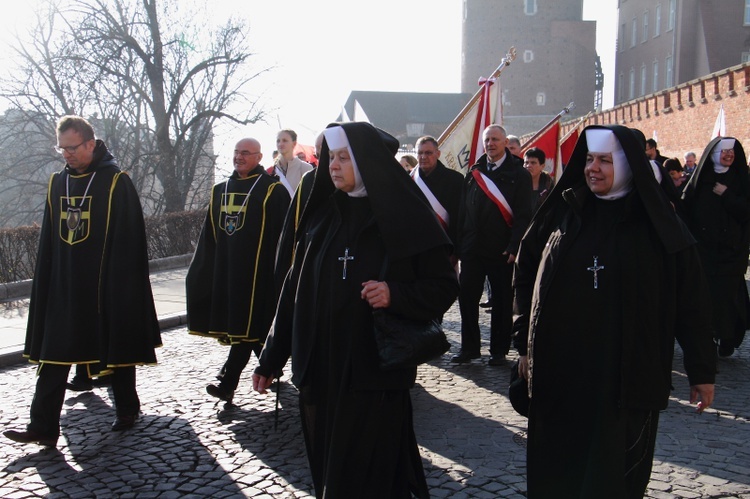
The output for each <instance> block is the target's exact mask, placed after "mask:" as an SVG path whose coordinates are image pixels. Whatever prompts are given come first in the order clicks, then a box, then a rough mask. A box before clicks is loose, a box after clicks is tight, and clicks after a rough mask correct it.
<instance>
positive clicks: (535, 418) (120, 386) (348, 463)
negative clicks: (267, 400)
mask: <svg viewBox="0 0 750 499" xmlns="http://www.w3.org/2000/svg"><path fill="white" fill-rule="evenodd" d="M297 146H298V144H297V135H296V133H295V132H294V131H293V130H288V129H285V130H281V131H279V133H278V135H277V140H276V151H277V152H278V154H277V156H276V158H275V160H274V161H273V164H272V165H271V166H269V167H268V168H265V167H263V166H262V160H263V153H262V147H261V144H260V142H259V141H258V140H256V139H253V138H243V139H241V140H239V141H238V142H237V144H236V145H235V148H234V154H233V165H234V171H233V173H232V174H231V176H229V178H227V179H225V180H223V181H222V182H219V183H217V184H216V185H214V186H213V187H212V189H211V193H210V201H209V204H208V207H207V211H206V217H205V221H204V224H203V227H202V231H201V235H200V239H199V241H198V244H197V248H196V251H195V254H194V256H193V259H192V262H191V264H190V268H189V271H188V274H187V278H186V293H187V294H186V296H187V313H188V332H189V333H190V334H193V335H198V336H206V337H211V338H215V339H217V340H218V341H219V343H221V344H222V345H226V346H228V347H229V348H228V355H227V359H226V361H225V363H224V364H223V366H221V368H220V369H219V370H218V373H217V375H216V381H215V382H212V383H209V384H207V386H206V391H207V393H208V395H210V396H211V397H215V398H216V399H218V400H221V401H224V402H226V403H227V404H231V403H232V402H233V400H234V398H235V395H236V393H237V389H238V385H239V382H240V378H241V374H242V372H243V370H244V369H245V368H246V366H247V364H248V363H249V361H250V359H251V356H252V354H253V353H254V354H255V356H256V357H257V367H256V368H255V370H254V372H253V374H252V382H253V389H254V390H255V391H257V392H258V393H261V394H263V393H266V391H267V390H268V389H269V388H270V387H271V384H272V382H273V381H274V380H275V379H277V378H279V377H280V376H282V375H283V369H284V368H285V366H286V364H287V361H288V360H289V359H290V358H291V380H292V382H293V383H294V385H295V386H296V387H297V389H298V391H299V403H300V415H301V425H302V429H303V434H304V438H305V444H306V449H307V454H308V460H309V464H310V470H311V473H312V477H313V482H314V486H315V492H316V495H317V496H318V497H327V498H337V497H378V498H381V497H412V496H416V497H420V498H423V497H429V491H428V487H427V482H426V480H425V476H424V472H423V469H422V461H421V457H420V454H419V449H418V446H417V441H416V437H415V433H414V428H413V417H412V406H411V399H410V395H409V389H410V388H411V387H412V386H413V384H414V382H415V379H416V368H404V369H396V370H389V371H385V370H382V369H381V368H380V367H379V360H378V351H377V348H376V342H375V337H374V335H373V312H374V311H378V310H381V309H382V310H387V311H388V312H390V313H392V314H395V315H398V316H401V317H405V318H411V319H416V320H429V319H436V320H439V321H442V316H443V314H444V313H445V312H446V311H447V310H448V309H449V308H450V306H451V305H452V304H453V303H454V301H455V300H456V298H457V299H458V305H459V309H460V315H461V331H460V332H461V345H460V349H459V350H458V351H457V352H455V354H454V355H453V356H452V357H451V359H450V360H451V362H452V363H454V364H464V363H469V362H472V361H474V360H475V359H480V358H481V356H482V350H483V348H482V345H483V343H482V334H481V331H480V327H479V309H480V307H479V305H480V302H481V301H482V296H483V295H484V293H485V287H486V284H488V287H489V291H490V299H489V306H490V308H491V320H490V331H489V357H488V359H487V364H488V365H489V366H510V363H509V354H510V350H511V348H512V347H513V348H515V350H516V351H517V353H518V356H519V362H518V367H517V369H518V373H519V375H520V376H521V377H523V378H524V379H525V380H527V383H528V395H529V397H530V403H529V421H528V451H527V452H528V454H527V470H528V494H529V497H532V498H533V497H592V498H593V497H642V496H643V494H644V493H645V490H646V487H647V485H648V482H649V477H650V473H651V466H652V461H653V453H654V445H655V435H656V431H657V425H658V418H659V411H661V410H663V409H665V408H666V405H667V401H668V397H669V393H670V390H671V372H672V357H673V352H674V342H675V339H677V340H678V341H679V343H680V346H681V348H682V350H683V353H684V359H685V369H686V373H687V377H688V381H689V384H690V387H691V402H697V403H698V411H703V410H705V409H706V408H707V407H709V406H710V405H711V404H712V402H713V398H714V381H715V375H716V372H717V370H716V366H717V355H718V356H722V357H724V356H729V355H732V354H733V352H734V350H735V349H736V348H738V347H739V346H740V344H741V342H742V339H743V337H744V333H745V329H746V327H747V320H748V310H750V300H748V293H747V288H746V286H745V280H744V273H745V270H746V268H747V262H748V252H749V248H750V181H749V180H748V164H747V158H746V156H745V152H744V149H743V147H742V145H741V144H740V142H739V141H738V140H736V139H733V138H717V139H715V140H713V141H711V142H710V143H709V144H708V145H707V146H706V148H705V150H704V152H703V154H702V155H701V157H700V161H698V162H697V161H696V160H697V157H696V155H695V153H693V152H688V153H686V154H685V156H684V166H683V165H682V164H681V163H680V160H679V159H677V158H664V157H662V156H661V155H660V154H659V151H658V149H657V144H656V142H655V141H654V140H653V139H649V140H646V139H645V137H644V136H643V134H642V133H641V132H639V131H637V130H633V129H629V128H626V127H622V126H617V125H611V126H589V127H587V128H585V129H584V130H583V132H582V134H581V137H580V139H579V141H578V143H577V144H576V147H575V150H574V151H573V153H572V156H571V158H570V160H569V162H568V164H567V165H565V168H564V170H563V172H562V174H561V175H560V176H559V178H558V179H554V178H552V177H551V176H550V174H548V173H547V172H545V171H544V166H545V163H546V157H545V154H544V152H543V151H542V150H541V149H538V148H530V149H528V150H525V151H522V150H521V144H520V143H519V141H518V139H517V138H516V137H513V136H510V135H508V133H507V131H506V130H505V129H504V128H503V127H502V126H500V125H490V126H489V127H487V128H486V129H485V130H484V131H483V146H484V154H482V155H481V157H479V159H478V160H477V161H476V163H475V164H474V165H471V166H470V168H469V169H468V171H466V172H458V171H455V170H452V169H450V168H448V167H446V166H445V165H444V164H443V163H442V162H441V161H440V156H441V152H440V147H439V144H438V141H437V140H436V139H435V138H434V137H430V136H424V137H421V138H420V139H419V140H418V141H417V142H416V157H414V156H410V155H406V156H403V157H401V158H400V159H397V158H396V155H397V152H398V148H399V143H398V141H397V140H396V139H395V138H394V137H392V136H391V135H389V134H388V133H386V132H384V131H382V130H380V129H378V128H376V127H374V126H373V125H371V124H369V123H359V122H354V123H351V122H350V123H333V124H331V125H329V126H328V127H327V128H326V129H325V130H324V131H322V132H321V133H320V134H319V136H318V137H317V140H316V145H315V151H314V157H309V155H308V154H305V153H304V152H303V153H302V154H299V155H298V154H297V153H296V152H295V149H296V147H297ZM56 148H57V150H58V152H60V154H62V156H63V159H64V160H65V167H64V168H63V169H62V170H60V171H59V172H56V173H54V174H53V175H52V178H51V180H50V183H49V192H48V197H47V203H46V210H45V216H44V223H43V227H42V237H41V241H40V244H39V256H38V260H37V268H36V272H35V276H34V283H33V291H32V296H31V307H30V312H29V325H28V331H27V338H26V347H25V352H24V353H25V354H26V355H27V356H28V357H29V359H30V360H31V361H32V362H36V363H38V364H39V370H38V380H37V384H36V391H35V394H34V399H33V402H32V404H31V409H30V422H29V423H28V425H27V427H26V429H25V430H23V431H18V430H7V431H5V432H4V434H5V436H6V437H8V438H10V439H11V440H14V441H16V442H21V443H37V444H41V445H47V446H54V445H56V443H57V440H58V437H59V433H60V426H59V419H60V413H61V410H62V404H63V399H64V393H65V390H66V388H72V389H90V388H91V386H92V378H98V377H100V376H103V375H105V374H111V380H112V381H111V384H112V389H113V393H114V402H115V412H116V417H115V419H114V422H113V424H112V430H114V431H122V430H126V429H128V428H131V427H133V426H134V425H135V424H136V422H137V420H138V418H139V415H140V402H139V400H138V395H137V393H136V379H135V374H136V372H135V366H137V365H148V364H155V363H156V356H155V353H154V348H155V347H158V346H160V345H161V340H160V336H159V329H158V322H157V320H156V314H155V311H154V305H153V300H152V296H151V288H150V284H149V278H148V262H147V257H146V243H145V229H144V222H143V215H142V213H141V209H140V203H139V202H138V198H137V194H136V193H135V189H134V187H133V185H132V182H131V181H130V179H129V177H128V175H127V174H124V173H123V172H122V171H120V169H119V168H118V166H117V163H116V160H115V159H114V157H113V156H112V155H111V154H110V153H109V151H108V150H107V148H106V146H105V145H104V143H103V142H102V141H101V140H98V139H96V138H95V137H94V131H93V128H91V125H90V124H88V122H87V121H86V120H84V119H83V118H80V117H77V116H66V117H64V118H63V119H61V120H60V122H59V123H58V126H57V146H56ZM305 159H310V160H311V161H312V160H313V159H314V160H315V161H314V162H315V163H317V164H315V165H314V164H311V163H309V162H307V161H305ZM685 303H690V304H693V305H695V306H688V307H686V306H684V304H685ZM573 359H580V360H579V361H578V362H576V361H574V360H573ZM74 364H75V365H77V366H78V367H77V375H76V377H75V378H74V379H73V381H72V382H71V383H72V385H71V384H66V382H67V376H68V373H69V370H70V367H71V365H74ZM488 403H490V402H488Z"/></svg>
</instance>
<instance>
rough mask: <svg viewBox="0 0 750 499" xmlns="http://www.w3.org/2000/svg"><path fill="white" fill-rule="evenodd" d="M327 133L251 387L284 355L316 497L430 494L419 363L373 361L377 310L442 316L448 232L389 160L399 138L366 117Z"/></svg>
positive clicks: (260, 385)
mask: <svg viewBox="0 0 750 499" xmlns="http://www.w3.org/2000/svg"><path fill="white" fill-rule="evenodd" d="M324 133H325V141H324V143H323V148H322V154H321V157H320V165H319V166H318V168H317V172H316V174H315V180H314V182H313V187H312V191H311V193H310V197H309V199H308V202H307V204H306V205H305V209H304V211H303V214H302V218H301V220H300V225H299V227H298V230H297V235H296V238H297V242H296V250H295V252H294V255H295V256H294V261H293V263H292V268H291V269H290V271H289V273H288V274H287V276H286V280H285V282H284V286H283V289H282V293H281V298H280V301H279V306H278V310H277V313H276V318H275V322H274V326H273V327H272V330H271V333H270V334H269V335H268V338H267V340H266V344H265V346H264V348H263V351H262V352H261V355H260V359H259V366H258V368H257V369H256V371H255V375H254V376H253V385H254V387H255V389H256V390H258V391H259V392H261V393H264V392H265V389H266V388H267V387H268V386H270V383H271V381H272V378H273V373H274V372H276V371H278V370H279V369H281V368H282V367H283V366H284V364H285V363H286V361H287V359H288V358H289V356H290V355H291V357H292V381H293V383H294V384H295V385H296V386H297V387H298V388H299V392H300V413H301V418H302V426H303V431H304V436H305V443H306V447H307V455H308V460H309V463H310V469H311V471H312V475H313V482H314V484H315V492H316V495H317V496H318V497H326V498H339V497H342V498H344V497H345V498H349V497H359V498H362V497H372V498H382V497H388V498H399V497H404V498H406V497H411V494H414V495H416V496H417V497H428V496H429V494H428V491H427V484H426V481H425V478H424V471H423V469H422V462H421V458H420V455H419V450H418V447H417V442H416V438H415V435H414V429H413V424H412V407H411V399H410V396H409V388H411V387H412V385H413V384H414V381H415V378H416V369H403V370H395V371H382V370H380V369H379V367H378V353H377V349H376V345H375V337H374V334H373V324H372V311H373V309H375V308H387V309H388V310H389V311H390V312H392V313H395V314H399V315H402V316H405V317H411V318H415V319H431V318H436V317H440V316H441V315H442V314H443V313H444V312H445V311H446V310H447V309H448V308H449V307H450V305H451V304H452V303H453V301H454V300H455V298H456V296H457V294H458V283H457V280H456V274H455V271H454V270H453V267H452V266H451V263H450V259H449V254H450V241H449V239H448V237H447V236H446V234H445V232H444V231H443V229H442V228H441V226H440V224H439V222H438V220H437V218H436V217H435V215H434V213H433V211H432V210H431V208H430V206H429V204H428V203H427V201H426V200H425V198H424V196H423V194H422V193H421V192H420V191H419V188H418V187H417V185H416V184H415V183H414V182H413V181H412V180H411V179H410V178H409V176H408V174H407V173H406V172H405V171H404V169H403V168H402V167H401V165H400V164H399V163H398V161H397V160H396V159H395V153H396V150H397V148H398V141H397V140H396V139H395V138H393V137H391V136H390V135H388V134H386V133H385V132H383V131H381V130H379V129H377V128H375V127H373V126H372V125H370V124H368V123H343V124H332V125H329V127H328V128H327V129H326V130H325V132H324ZM384 263H386V267H387V269H386V271H385V278H384V279H383V278H382V277H380V276H381V273H382V271H383V269H384Z"/></svg>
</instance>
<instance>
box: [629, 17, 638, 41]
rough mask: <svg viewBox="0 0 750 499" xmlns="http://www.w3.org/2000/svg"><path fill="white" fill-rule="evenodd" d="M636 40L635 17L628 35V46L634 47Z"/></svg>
mask: <svg viewBox="0 0 750 499" xmlns="http://www.w3.org/2000/svg"><path fill="white" fill-rule="evenodd" d="M637 40H638V19H636V18H635V17H634V18H633V29H632V30H631V33H630V46H631V47H635V44H636V42H637Z"/></svg>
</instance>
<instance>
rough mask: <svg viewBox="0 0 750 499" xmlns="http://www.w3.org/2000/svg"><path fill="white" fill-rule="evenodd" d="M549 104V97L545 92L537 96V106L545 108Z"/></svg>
mask: <svg viewBox="0 0 750 499" xmlns="http://www.w3.org/2000/svg"><path fill="white" fill-rule="evenodd" d="M546 103H547V95H546V94H545V93H544V92H539V93H538V94H536V105H537V106H543V105H545V104H546Z"/></svg>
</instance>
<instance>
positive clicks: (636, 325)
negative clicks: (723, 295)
mask: <svg viewBox="0 0 750 499" xmlns="http://www.w3.org/2000/svg"><path fill="white" fill-rule="evenodd" d="M592 128H607V129H609V130H611V131H612V132H613V133H614V134H615V136H616V137H617V139H618V140H619V142H620V145H621V147H622V149H623V150H624V152H625V155H626V157H627V161H628V163H629V165H630V169H631V172H632V175H633V177H632V182H633V183H632V190H631V191H630V192H629V193H628V194H626V195H625V196H624V197H622V198H620V199H617V200H602V199H599V198H597V197H596V196H595V195H594V194H593V193H592V192H591V191H590V190H589V188H588V186H587V185H586V182H585V178H584V167H585V163H586V155H587V153H588V145H587V142H586V134H585V130H584V133H582V134H581V137H580V138H579V140H578V143H577V144H576V147H575V150H574V152H573V155H572V156H571V159H570V162H569V163H568V166H567V167H566V169H565V171H564V173H563V175H562V177H561V178H560V181H559V182H558V184H557V185H556V186H555V188H554V189H553V190H552V193H551V194H550V196H549V198H548V199H547V200H546V202H545V203H544V204H542V206H541V207H540V208H539V211H538V212H537V214H536V216H535V217H534V219H533V220H532V222H531V224H530V226H529V228H528V230H527V232H526V234H525V235H524V238H523V240H522V242H521V246H520V251H519V255H518V259H517V261H516V273H515V276H514V287H515V292H516V297H515V299H516V302H515V323H514V329H515V330H516V338H515V346H516V348H517V349H518V351H519V353H520V354H521V355H528V356H529V366H530V370H531V377H530V381H529V392H530V396H531V402H530V405H529V410H530V414H529V433H528V448H527V449H528V451H527V452H528V454H527V469H528V491H529V497H532V496H539V497H558V496H559V497H602V496H608V497H609V496H612V497H640V496H641V495H642V494H643V492H644V491H645V488H646V486H647V484H648V479H649V476H650V471H651V462H652V459H653V450H654V439H655V433H656V429H657V422H658V411H659V410H662V409H664V408H666V406H667V402H668V398H669V393H670V390H671V374H672V359H673V355H674V343H675V338H677V339H678V340H679V342H680V345H681V347H682V349H683V352H684V362H685V369H686V372H687V375H688V378H689V382H690V384H691V385H696V384H712V383H713V382H714V376H715V366H716V355H715V350H714V348H713V343H712V341H711V337H710V315H709V311H708V310H707V309H706V307H687V308H683V307H682V304H683V303H684V302H685V300H687V299H690V300H696V301H697V302H698V303H701V302H702V300H704V299H705V298H706V296H707V287H706V283H705V279H704V278H703V275H702V272H701V271H700V270H699V269H700V260H699V257H698V253H697V249H696V247H695V241H694V239H693V237H692V236H691V235H690V233H689V232H688V230H687V228H686V227H685V226H684V224H683V223H682V221H681V220H680V219H679V217H678V216H677V215H676V214H675V211H674V209H673V207H672V205H671V204H670V202H669V200H668V198H667V196H666V194H665V193H664V191H663V190H662V188H661V187H660V186H659V184H658V183H657V182H656V179H655V178H654V175H653V172H652V169H651V166H650V163H649V162H648V160H647V158H646V156H645V153H644V151H643V148H642V147H641V146H640V144H638V143H637V142H636V139H635V136H634V135H633V134H632V133H631V132H630V130H629V129H627V128H625V127H621V126H616V125H615V126H607V127H601V126H594V127H588V128H587V129H592ZM696 269H698V270H697V271H696ZM595 271H597V272H598V274H597V273H595ZM597 276H598V277H597ZM570 359H579V362H572V363H571V360H570Z"/></svg>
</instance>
